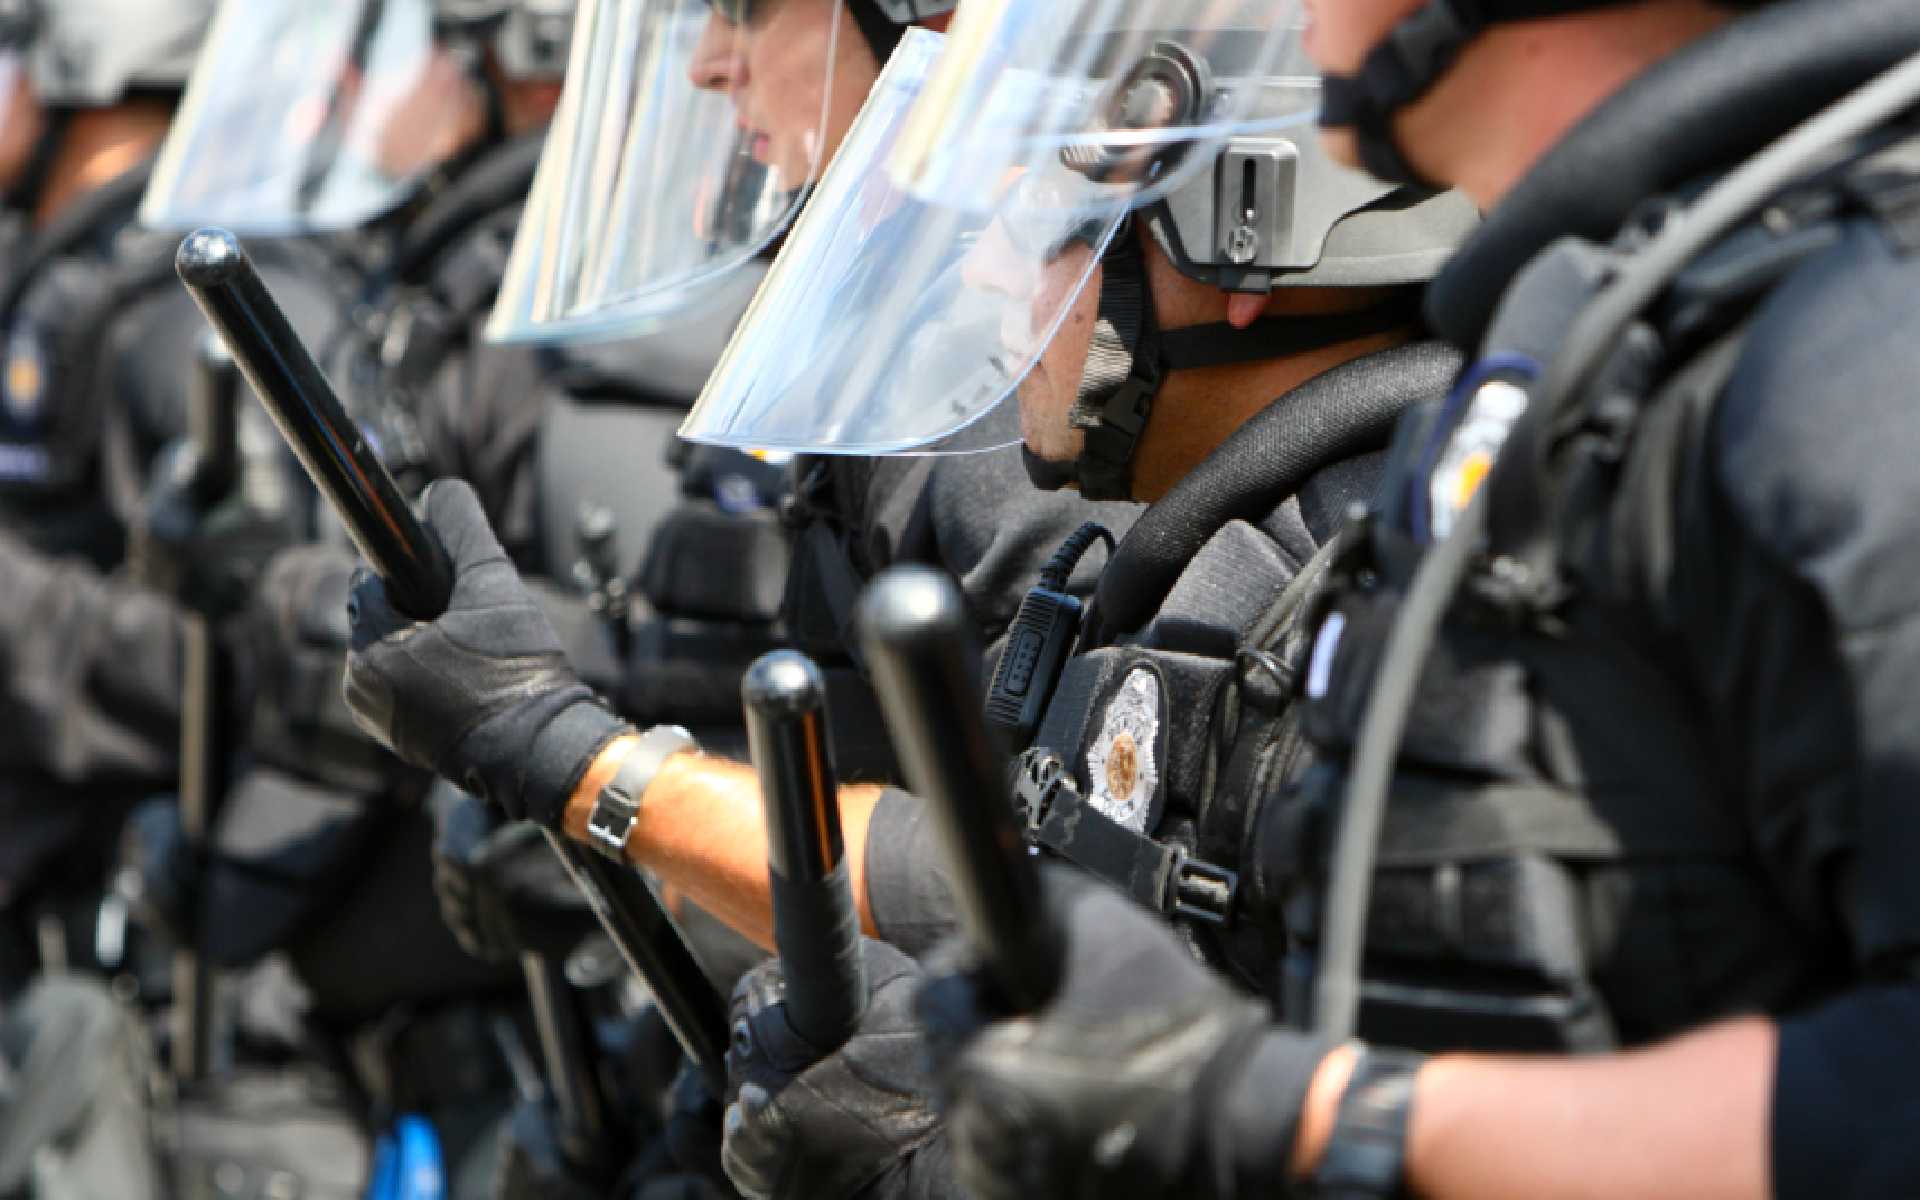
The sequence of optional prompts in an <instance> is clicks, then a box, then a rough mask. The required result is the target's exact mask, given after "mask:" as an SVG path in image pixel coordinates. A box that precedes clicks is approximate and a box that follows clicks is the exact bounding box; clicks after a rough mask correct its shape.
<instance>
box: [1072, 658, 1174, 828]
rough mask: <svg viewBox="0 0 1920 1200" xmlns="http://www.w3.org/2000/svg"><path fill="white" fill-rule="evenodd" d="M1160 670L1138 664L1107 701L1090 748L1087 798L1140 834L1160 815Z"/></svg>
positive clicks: (1162, 709)
mask: <svg viewBox="0 0 1920 1200" xmlns="http://www.w3.org/2000/svg"><path fill="white" fill-rule="evenodd" d="M1164 694H1165V693H1164V691H1163V689H1162V687H1161V684H1160V676H1159V675H1158V674H1156V673H1155V672H1154V671H1153V670H1152V669H1151V668H1149V667H1135V668H1134V669H1133V670H1132V671H1130V672H1128V674H1127V677H1126V679H1125V680H1123V681H1122V682H1121V684H1120V687H1119V688H1118V689H1117V690H1116V691H1115V692H1114V693H1113V695H1112V697H1111V698H1110V699H1108V701H1107V711H1106V715H1105V716H1104V717H1103V718H1102V721H1101V725H1100V732H1099V734H1098V735H1097V736H1096V737H1095V738H1094V739H1093V745H1092V746H1091V747H1090V748H1089V749H1088V750H1087V780H1088V783H1089V784H1090V785H1091V788H1090V790H1089V792H1088V795H1087V802H1088V803H1089V804H1091V805H1093V807H1094V809H1095V811H1097V812H1099V813H1100V815H1101V816H1104V817H1106V818H1107V819H1108V820H1110V821H1113V822H1114V823H1115V824H1117V825H1121V826H1123V827H1125V828H1127V829H1130V830H1132V831H1133V832H1135V833H1138V834H1145V833H1147V832H1148V831H1149V830H1151V829H1152V828H1153V827H1154V826H1155V825H1157V824H1158V823H1159V820H1160V811H1159V810H1160V757H1161V755H1160V749H1161V747H1160V732H1161V730H1162V728H1164V726H1165V724H1166V722H1165V720H1164V715H1165V711H1164V710H1165V700H1164V699H1163V697H1164Z"/></svg>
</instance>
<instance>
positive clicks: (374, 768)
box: [234, 545, 407, 794]
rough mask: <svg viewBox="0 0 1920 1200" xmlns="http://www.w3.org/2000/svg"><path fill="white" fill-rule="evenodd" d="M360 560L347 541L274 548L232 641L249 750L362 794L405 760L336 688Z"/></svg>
mask: <svg viewBox="0 0 1920 1200" xmlns="http://www.w3.org/2000/svg"><path fill="white" fill-rule="evenodd" d="M357 562H358V560H357V559H356V558H355V557H354V554H353V551H352V550H349V549H347V548H346V547H343V546H328V545H304V546H294V547H290V548H288V549H286V550H283V551H281V552H280V553H279V554H277V555H275V556H274V558H273V560H272V561H271V562H270V563H269V564H268V565H267V569H266V571H265V572H264V574H263V575H262V576H261V579H260V583H259V585H258V587H256V588H255V589H254V594H253V598H252V601H251V603H250V605H249V607H248V610H247V612H246V613H245V614H244V615H243V616H242V617H241V618H240V620H239V621H238V623H237V626H236V631H237V637H236V638H235V643H234V648H235V661H236V662H237V663H238V664H239V675H240V679H241V686H240V688H239V696H240V699H241V702H242V703H243V704H244V705H245V709H244V710H243V711H244V716H243V718H242V719H243V720H244V721H245V723H246V726H247V731H248V732H247V737H248V745H249V747H250V748H251V749H252V751H253V753H254V755H255V757H257V758H259V759H260V760H261V761H263V762H265V763H267V764H268V765H270V766H275V767H279V768H281V769H282V770H285V771H288V772H290V773H291V774H293V775H296V776H298V777H300V778H302V779H306V780H309V781H311V782H316V783H323V784H327V785H329V786H332V787H336V788H340V789H342V790H344V791H350V792H356V793H363V794H364V793H368V792H373V791H378V790H382V789H383V788H385V787H386V786H388V785H389V784H391V783H392V782H393V781H394V780H395V779H396V778H397V777H399V776H400V775H401V774H402V773H404V772H406V770H407V768H406V767H405V766H404V764H402V763H401V762H400V761H399V760H397V759H395V758H394V757H393V755H391V754H389V753H387V751H386V748H385V747H383V746H381V745H380V744H378V743H377V742H375V741H373V740H372V739H371V738H369V737H367V735H366V734H365V733H363V732H361V730H360V727H359V726H358V725H357V724H355V722H354V719H353V714H352V712H350V711H349V710H348V709H347V704H346V699H345V697H344V696H342V695H341V690H340V679H341V675H342V674H343V673H344V672H345V670H346V664H347V638H348V629H347V582H348V580H349V579H350V578H351V577H352V575H353V572H354V569H355V566H356V564H357Z"/></svg>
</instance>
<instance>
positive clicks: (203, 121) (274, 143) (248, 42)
mask: <svg viewBox="0 0 1920 1200" xmlns="http://www.w3.org/2000/svg"><path fill="white" fill-rule="evenodd" d="M572 10H573V3H572V0H328V2H327V3H314V2H313V0H225V3H223V4H222V5H221V6H220V11H219V15H218V16H217V17H216V19H215V22H214V26H213V31H212V33H211V35H210V36H209V37H208V39H207V44H206V48H205V49H204V50H203V51H202V52H201V54H200V57H199V59H198V61H197V62H196V64H195V66H194V70H193V76H192V79H191V80H190V82H189V84H188V87H187V93H186V97H185V100H184V102H183V103H182V105H181V110H180V113H179V116H178V117H177V118H176V119H175V121H174V124H173V128H172V129H171V130H170V131H169V134H168V137H167V142H166V145H165V146H164V147H163V148H162V150H161V155H160V159H159V162H158V163H157V165H156V167H155V170H154V177H153V181H152V183H151V185H150V186H149V188H148V191H147V195H146V197H145V200H144V202H143V203H142V205H141V210H140V217H141V221H142V222H143V223H144V224H146V225H147V226H149V227H151V228H158V229H188V228H193V227H196V226H200V225H209V224H213V225H224V226H226V227H228V228H230V229H234V230H235V231H237V232H240V233H252V234H259V235H263V236H277V235H284V234H302V233H321V232H332V231H338V230H345V229H353V228H357V227H360V226H363V225H366V224H368V223H370V222H373V221H375V220H377V219H379V218H381V217H384V216H386V215H387V214H389V213H392V212H394V211H395V210H397V209H399V208H401V207H402V206H404V205H405V204H407V203H408V202H409V201H411V200H413V199H415V198H416V197H417V196H419V195H420V194H422V193H423V192H425V191H427V190H428V189H429V188H430V186H431V185H432V184H433V182H434V181H435V180H437V179H440V178H443V177H445V176H447V175H449V174H452V173H454V172H456V171H457V170H458V169H459V167H460V166H461V165H462V164H463V163H464V162H466V161H468V160H469V159H470V158H471V156H472V155H473V154H475V153H477V152H479V151H480V150H483V149H484V148H485V147H487V146H489V145H491V144H494V143H496V142H497V141H499V140H500V139H501V138H502V137H503V136H505V135H506V133H507V132H508V130H507V129H506V128H505V125H504V121H503V117H502V106H501V103H500V96H499V92H498V88H499V87H500V86H501V84H502V82H503V81H505V82H507V83H512V82H517V81H520V80H537V79H546V78H556V77H557V76H558V75H559V74H560V72H561V71H562V70H563V68H564V65H565V64H564V62H563V59H564V52H563V48H564V47H565V45H566V44H567V40H568V25H569V22H570V21H571V19H572Z"/></svg>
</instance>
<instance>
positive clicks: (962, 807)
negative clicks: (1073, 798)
mask: <svg viewBox="0 0 1920 1200" xmlns="http://www.w3.org/2000/svg"><path fill="white" fill-rule="evenodd" d="M859 629H860V643H861V646H862V648H863V649H864V650H865V652H866V656H867V664H868V666H869V667H870V668H871V669H872V671H873V682H874V688H875V690H876V691H878V692H879V694H880V706H881V711H882V712H883V713H885V715H886V721H887V732H888V733H890V734H892V735H893V747H894V751H895V752H896V753H897V754H898V755H899V757H900V762H901V764H902V766H903V768H904V769H905V771H906V775H907V782H908V783H909V784H911V785H912V787H913V789H914V791H915V792H917V793H919V794H920V796H921V797H923V798H924V799H925V800H926V801H927V802H928V803H930V804H931V805H932V806H933V814H934V818H935V822H936V827H937V828H938V830H939V831H940V836H941V839H942V841H943V842H944V844H945V847H946V852H947V859H948V869H949V871H950V873H951V875H952V880H951V882H952V884H953V889H954V894H955V898H956V900H958V902H959V906H960V916H961V919H962V921H963V922H964V923H965V925H966V933H967V936H968V938H969V939H970V940H971V941H972V942H973V945H974V948H975V949H976V950H977V951H979V952H980V954H981V955H982V957H983V958H984V960H985V965H986V967H987V969H988V971H989V972H990V974H991V975H992V977H993V980H994V982H995V983H997V984H998V985H999V987H1000V989H1001V991H1002V993H1003V996H1002V997H1001V998H1002V999H1004V1000H1005V1001H1006V1002H1007V1003H1008V1004H1009V1005H1011V1006H1012V1007H1013V1009H1014V1011H1016V1012H1033V1011H1035V1010H1037V1009H1039V1008H1040V1007H1041V1006H1042V1005H1044V1004H1045V1003H1046V1002H1047V1001H1048V1000H1049V999H1050V998H1051V997H1052V996H1053V993H1054V990H1055V988H1057V987H1058V986H1059V981H1060V956H1061V949H1062V946H1063V940H1062V938H1061V936H1060V933H1059V931H1058V930H1057V929H1055V928H1054V926H1053V923H1052V922H1050V921H1048V920H1047V919H1046V909H1045V908H1044V907H1042V905H1041V902H1040V874H1039V871H1038V870H1037V869H1036V868H1035V866H1034V863H1033V860H1032V857H1031V855H1030V854H1029V852H1028V850H1027V846H1026V840H1025V838H1023V837H1022V835H1021V832H1020V826H1019V824H1018V823H1017V822H1016V821H1015V819H1014V813H1013V805H1012V800H1011V797H1010V795H1009V789H1008V782H1007V772H1006V764H1007V757H1006V755H1005V754H1004V752H1003V751H1002V749H1001V748H1000V746H999V745H998V744H997V743H996V741H995V740H994V738H993V735H992V734H991V733H990V732H989V730H988V729H987V724H986V719H985V714H984V712H983V709H982V702H981V692H980V652H979V650H978V649H977V647H976V643H975V639H974V633H973V627H972V625H971V624H970V622H969V621H968V619H967V615H966V609H965V605H964V604H963V603H962V601H961V598H960V593H959V590H958V589H957V588H955V587H954V585H953V583H952V581H951V580H949V579H948V578H947V577H946V576H945V575H943V574H941V573H940V572H938V571H935V570H933V569H931V568H928V567H896V568H894V569H893V570H890V571H887V572H886V573H884V574H883V575H881V576H880V578H879V579H878V580H876V581H875V582H874V584H873V586H872V587H870V588H868V589H867V593H866V595H865V596H863V597H861V599H860V611H859Z"/></svg>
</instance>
